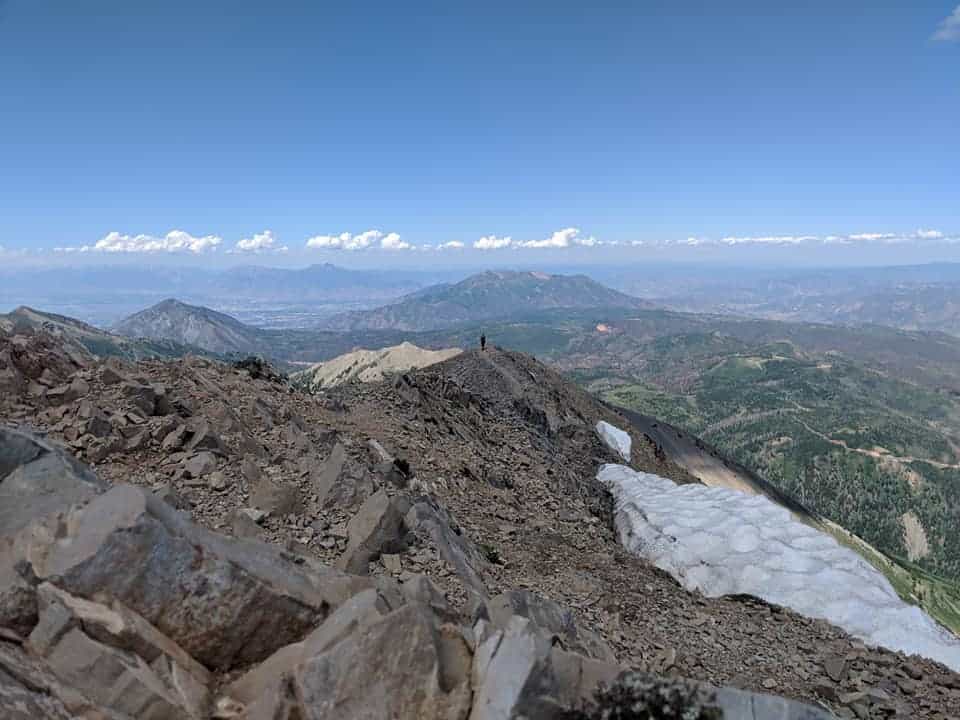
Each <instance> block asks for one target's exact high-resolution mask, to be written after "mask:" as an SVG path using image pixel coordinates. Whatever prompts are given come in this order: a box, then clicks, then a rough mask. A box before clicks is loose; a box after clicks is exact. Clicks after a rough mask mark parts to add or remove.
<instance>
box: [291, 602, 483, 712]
mask: <svg viewBox="0 0 960 720" xmlns="http://www.w3.org/2000/svg"><path fill="white" fill-rule="evenodd" d="M356 668H363V669H364V671H363V672H357V671H356ZM469 668H470V652H469V648H468V646H467V644H466V642H465V641H464V639H463V637H462V636H461V635H460V634H459V632H458V631H456V630H454V629H452V628H451V627H450V626H446V627H437V625H436V622H435V620H434V618H433V617H432V615H431V613H430V611H429V610H427V609H426V608H424V607H423V606H419V605H407V606H405V607H402V608H400V609H399V610H396V611H394V612H392V613H390V614H389V615H387V616H385V617H383V618H382V619H380V620H379V621H377V622H375V623H373V624H371V625H368V626H366V627H362V628H360V629H358V630H357V631H356V632H354V633H353V634H352V635H350V636H349V638H347V639H345V640H344V641H342V642H340V643H338V644H337V645H335V646H334V647H332V648H330V649H329V650H327V651H326V652H322V653H320V654H318V655H316V656H314V657H312V658H310V659H309V660H307V661H306V662H305V663H303V664H302V665H301V666H300V667H299V668H298V669H297V671H296V672H295V674H294V679H293V684H294V687H295V690H296V696H297V698H299V699H300V701H301V703H302V706H301V711H302V713H303V718H304V720H333V719H334V718H337V719H339V718H365V719H366V720H381V719H382V720H393V719H394V718H418V720H464V719H465V718H466V717H467V715H468V713H469V710H470V680H469Z"/></svg>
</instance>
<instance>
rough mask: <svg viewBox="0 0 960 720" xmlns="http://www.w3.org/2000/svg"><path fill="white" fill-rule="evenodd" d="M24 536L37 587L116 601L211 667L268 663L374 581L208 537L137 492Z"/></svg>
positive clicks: (120, 493) (117, 493)
mask: <svg viewBox="0 0 960 720" xmlns="http://www.w3.org/2000/svg"><path fill="white" fill-rule="evenodd" d="M27 531H29V533H28V532H27ZM27 531H25V534H27V537H26V538H24V539H22V542H21V544H22V545H25V546H26V547H24V548H23V551H22V552H23V554H24V556H25V557H28V558H29V559H30V561H31V562H32V566H33V572H35V574H36V576H37V577H38V578H39V579H40V580H49V581H50V582H51V583H52V584H54V585H56V586H57V587H59V588H62V589H64V590H66V591H67V592H69V593H70V594H72V595H76V596H79V597H83V598H92V597H95V596H96V595H97V594H99V593H102V594H103V595H104V596H106V597H109V598H111V599H112V600H116V601H119V602H120V603H122V604H123V605H125V606H126V607H128V608H130V609H131V610H133V611H134V612H135V613H137V614H139V615H140V616H142V617H143V618H144V619H145V620H146V621H147V622H149V623H151V624H152V625H154V626H155V627H156V628H157V629H159V630H160V631H161V632H162V633H163V634H164V635H166V636H168V637H169V638H171V639H172V640H173V641H174V642H176V643H177V644H178V645H180V647H182V648H183V649H184V650H185V651H187V652H188V653H189V654H190V655H192V656H193V657H194V658H195V659H197V660H198V661H200V662H201V663H203V664H204V665H205V666H207V667H211V668H223V669H226V668H230V667H233V666H235V665H238V664H244V663H250V662H258V661H260V660H263V659H264V658H265V657H267V656H268V655H270V654H271V653H272V652H274V651H275V650H277V649H278V648H280V647H282V646H284V645H287V644H289V643H291V642H295V641H297V640H299V639H300V638H302V637H303V636H305V635H306V634H307V633H308V632H310V630H312V629H313V628H314V627H316V625H317V624H318V623H319V622H321V621H322V620H323V619H324V618H325V617H326V616H327V615H328V614H329V612H330V611H331V609H332V608H334V607H336V606H337V605H339V604H340V603H341V602H343V601H344V600H345V599H346V598H348V597H350V596H351V595H353V594H355V593H356V592H357V591H359V590H361V589H364V587H369V586H371V584H372V581H370V580H364V579H362V578H353V577H350V576H346V575H344V574H343V573H340V572H337V571H334V570H332V569H330V568H326V567H324V566H322V565H319V564H318V563H314V562H311V561H309V560H307V559H305V558H299V557H295V556H292V555H290V554H288V553H285V552H283V551H281V550H279V549H278V548H275V547H273V546H270V545H266V544H264V543H260V542H256V541H250V540H233V539H229V538H225V537H223V536H220V535H217V534H215V533H212V532H209V531H207V530H204V529H202V528H200V527H197V526H196V525H193V524H192V523H190V522H189V520H187V519H186V518H185V517H183V516H182V515H181V514H180V513H178V512H176V511H175V510H174V509H173V508H170V507H169V506H167V505H166V504H165V503H163V501H162V500H160V499H159V498H156V497H154V496H152V495H150V494H148V493H144V492H143V491H142V490H140V489H139V488H136V487H133V486H131V485H117V486H115V487H113V488H112V489H111V490H110V491H108V492H107V493H105V494H103V495H100V496H98V497H97V498H96V499H94V500H93V501H92V502H90V503H89V504H88V505H87V506H85V507H75V508H72V509H70V510H68V511H67V512H65V513H63V514H62V515H61V516H58V517H56V518H54V519H53V520H50V521H48V522H47V523H39V524H38V525H36V526H31V527H30V528H28V529H27Z"/></svg>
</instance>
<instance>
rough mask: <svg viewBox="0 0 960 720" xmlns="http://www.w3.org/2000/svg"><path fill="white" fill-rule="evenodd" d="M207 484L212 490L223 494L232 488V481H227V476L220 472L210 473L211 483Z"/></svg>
mask: <svg viewBox="0 0 960 720" xmlns="http://www.w3.org/2000/svg"><path fill="white" fill-rule="evenodd" d="M207 484H208V485H209V487H210V489H211V490H216V491H217V492H222V491H223V490H226V489H227V488H228V487H230V481H229V480H227V476H226V475H224V474H223V473H222V472H220V471H219V470H214V471H213V472H212V473H210V478H209V482H208V483H207Z"/></svg>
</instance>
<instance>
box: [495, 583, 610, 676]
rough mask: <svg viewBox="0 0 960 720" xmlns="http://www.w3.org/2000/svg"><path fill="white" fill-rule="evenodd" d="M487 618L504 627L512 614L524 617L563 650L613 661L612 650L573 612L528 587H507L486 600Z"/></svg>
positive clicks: (537, 630)
mask: <svg viewBox="0 0 960 720" xmlns="http://www.w3.org/2000/svg"><path fill="white" fill-rule="evenodd" d="M487 610H488V612H489V614H490V620H491V621H492V622H493V623H494V624H495V625H497V626H498V627H500V628H501V629H503V628H506V627H507V626H508V625H509V623H510V619H511V618H512V617H514V616H520V617H524V618H527V619H528V620H529V621H530V623H531V626H532V628H533V629H534V630H535V631H536V632H538V633H539V634H541V635H544V636H546V637H549V638H551V639H554V638H556V639H557V640H559V642H560V643H561V644H562V646H563V648H564V649H566V650H572V651H573V652H576V653H579V654H581V655H586V656H587V657H589V658H594V659H596V660H603V661H605V662H610V663H613V662H616V657H615V656H614V654H613V650H612V649H611V648H610V646H609V645H608V644H607V642H606V641H605V640H604V639H603V638H601V637H600V636H599V635H597V634H596V633H594V632H592V631H590V630H587V629H585V628H582V627H579V626H578V625H577V622H576V618H575V617H574V615H573V613H572V612H571V611H570V610H568V609H567V608H565V607H563V606H562V605H560V604H559V603H556V602H554V601H553V600H548V599H547V598H544V597H541V596H539V595H537V594H536V593H534V592H531V591H529V590H508V591H507V592H505V593H502V594H501V595H497V596H496V597H495V598H492V599H491V600H489V601H488V602H487Z"/></svg>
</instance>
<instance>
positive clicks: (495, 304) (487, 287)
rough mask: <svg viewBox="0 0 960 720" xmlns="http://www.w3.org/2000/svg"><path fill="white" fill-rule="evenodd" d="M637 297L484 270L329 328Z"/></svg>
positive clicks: (464, 321)
mask: <svg viewBox="0 0 960 720" xmlns="http://www.w3.org/2000/svg"><path fill="white" fill-rule="evenodd" d="M646 307H649V304H648V303H647V302H645V301H644V300H641V299H639V298H635V297H631V296H630V295H625V294H624V293H621V292H618V291H616V290H613V289H611V288H608V287H606V286H604V285H601V284H600V283H598V282H596V281H595V280H591V279H590V278H588V277H586V276H585V275H552V274H549V273H545V272H539V271H531V270H527V271H518V270H486V271H484V272H481V273H477V274H475V275H471V276H469V277H467V278H465V279H463V280H461V281H460V282H458V283H454V284H441V285H435V286H433V287H428V288H424V289H423V290H419V291H417V292H415V293H412V294H411V295H408V296H406V297H405V298H403V299H401V300H400V301H399V302H396V303H393V304H391V305H387V306H384V307H381V308H377V309H374V310H366V311H359V312H352V313H343V314H341V315H337V316H335V317H333V318H331V319H330V320H329V321H328V322H327V327H328V328H330V329H333V330H361V329H363V330H374V329H376V330H404V331H425V330H439V329H443V328H449V327H455V326H459V325H471V324H477V323H481V322H487V321H490V320H494V319H497V318H503V317H507V316H511V317H516V316H517V315H518V313H520V314H522V313H524V312H529V313H534V312H540V311H544V310H555V309H559V308H572V309H574V308H575V309H585V308H637V309H640V308H646Z"/></svg>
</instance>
